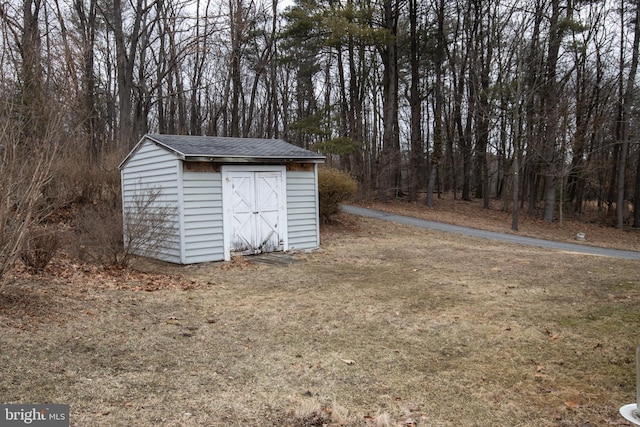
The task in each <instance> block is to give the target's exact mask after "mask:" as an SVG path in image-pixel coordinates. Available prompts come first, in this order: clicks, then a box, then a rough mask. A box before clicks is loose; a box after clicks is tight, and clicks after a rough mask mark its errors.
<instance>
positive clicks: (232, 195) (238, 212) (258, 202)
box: [222, 166, 286, 254]
mask: <svg viewBox="0 0 640 427" xmlns="http://www.w3.org/2000/svg"><path fill="white" fill-rule="evenodd" d="M284 177H285V168H284V167H281V166H263V167H261V168H259V169H258V170H254V169H252V168H248V167H239V166H238V167H227V168H223V170H222V182H223V198H224V200H223V203H224V204H225V209H224V211H225V229H226V230H225V237H226V238H227V239H226V240H227V242H228V246H227V247H228V248H229V251H230V252H236V253H241V254H257V253H261V252H273V251H281V250H283V249H284V246H285V238H286V236H285V235H284V234H285V230H286V226H285V222H286V210H285V203H286V201H285V192H284V188H285V186H284Z"/></svg>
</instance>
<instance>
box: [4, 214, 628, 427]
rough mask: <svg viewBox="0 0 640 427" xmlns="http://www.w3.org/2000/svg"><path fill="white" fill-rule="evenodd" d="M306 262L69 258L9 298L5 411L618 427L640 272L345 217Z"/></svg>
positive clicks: (120, 420)
mask: <svg viewBox="0 0 640 427" xmlns="http://www.w3.org/2000/svg"><path fill="white" fill-rule="evenodd" d="M322 238H323V245H322V250H320V251H316V252H313V253H303V254H295V255H293V256H292V260H293V261H295V262H294V263H292V264H282V265H277V264H276V265H267V264H260V263H255V262H252V260H250V259H236V260H234V261H233V262H231V263H213V264H207V265H198V266H188V267H180V266H172V265H167V264H162V263H155V262H150V261H145V260H139V261H137V264H136V266H135V267H136V270H134V271H99V270H96V269H91V268H89V267H86V266H82V265H78V264H74V263H73V260H69V259H65V258H59V259H57V260H56V261H55V262H54V264H53V265H51V266H50V267H49V268H48V270H47V271H46V273H45V275H43V276H30V275H29V274H27V273H26V272H17V273H16V275H17V281H15V282H14V283H13V284H10V285H8V286H7V287H5V289H4V290H3V291H2V293H0V322H1V323H0V338H1V342H2V350H1V351H0V402H3V403H12V402H25V403H27V402H29V403H68V404H70V405H71V420H72V425H74V426H322V425H328V426H341V425H344V426H380V427H383V426H536V427H538V426H542V427H544V426H608V425H628V424H627V423H626V422H624V420H623V419H622V418H621V417H620V416H619V415H618V414H617V411H618V408H619V407H620V406H621V405H623V404H626V403H630V402H632V401H633V400H634V396H635V373H634V372H635V371H634V370H635V363H634V354H635V346H636V345H637V344H638V330H639V328H640V310H639V307H640V293H639V292H638V291H639V288H640V264H639V263H638V262H636V261H628V260H616V259H610V258H604V257H594V256H587V255H577V254H570V253H561V252H554V251H549V250H544V249H538V248H532V247H523V246H514V245H508V244H503V243H497V242H492V241H486V240H480V239H473V238H464V237H461V236H454V235H448V234H443V233H439V232H435V231H429V230H421V229H415V228H411V227H406V226H396V225H393V224H390V223H386V222H381V221H376V220H371V219H364V218H356V217H350V216H343V217H342V219H341V222H340V223H339V224H335V225H332V226H330V227H325V229H324V231H323V236H322Z"/></svg>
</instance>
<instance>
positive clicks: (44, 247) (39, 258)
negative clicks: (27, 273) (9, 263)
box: [20, 227, 62, 273]
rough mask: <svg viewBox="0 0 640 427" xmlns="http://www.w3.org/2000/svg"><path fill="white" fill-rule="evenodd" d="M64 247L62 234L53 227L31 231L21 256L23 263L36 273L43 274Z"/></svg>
mask: <svg viewBox="0 0 640 427" xmlns="http://www.w3.org/2000/svg"><path fill="white" fill-rule="evenodd" d="M61 246H62V239H61V236H60V232H59V231H57V230H55V229H53V228H52V227H40V228H34V229H32V230H29V235H28V237H27V238H26V239H25V244H24V248H23V250H22V253H21V254H20V259H21V260H22V262H23V263H24V264H25V265H26V266H27V268H29V270H32V271H34V272H36V273H40V272H42V271H43V270H44V269H45V267H46V266H47V265H48V264H49V262H50V261H51V260H52V259H53V257H54V256H55V254H56V253H57V252H58V250H59V249H60V247H61Z"/></svg>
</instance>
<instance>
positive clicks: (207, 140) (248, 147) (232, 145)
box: [146, 135, 324, 160]
mask: <svg viewBox="0 0 640 427" xmlns="http://www.w3.org/2000/svg"><path fill="white" fill-rule="evenodd" d="M146 137H147V138H149V139H151V140H153V141H155V142H157V143H159V144H161V145H164V146H165V147H166V148H168V149H169V150H171V151H174V152H175V153H176V154H178V155H180V156H181V157H184V158H190V157H250V158H271V159H317V160H324V156H322V155H320V154H318V153H315V152H313V151H309V150H305V149H304V148H301V147H298V146H296V145H293V144H290V143H288V142H285V141H283V140H281V139H258V138H225V137H218V136H188V135H146Z"/></svg>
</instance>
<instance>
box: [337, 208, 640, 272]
mask: <svg viewBox="0 0 640 427" xmlns="http://www.w3.org/2000/svg"><path fill="white" fill-rule="evenodd" d="M342 210H343V211H344V212H346V213H348V214H352V215H360V216H365V217H369V218H376V219H382V220H385V221H392V222H395V223H398V224H404V225H411V226H414V227H421V228H429V229H433V230H438V231H445V232H448V233H456V234H461V235H464V236H470V237H480V238H484V239H492V240H498V241H502V242H507V243H516V244H520V245H528V246H537V247H542V248H549V249H553V250H559V251H564V252H574V253H582V254H587V255H598V256H607V257H614V258H621V259H634V260H640V252H635V251H625V250H619V249H608V248H599V247H595V246H588V245H581V244H578V243H564V242H554V241H550V240H543V239H536V238H533V237H525V236H519V235H516V234H507V233H498V232H495V231H486V230H479V229H476V228H470V227H461V226H458V225H451V224H444V223H440V222H435V221H428V220H424V219H419V218H413V217H409V216H403V215H397V214H392V213H388V212H383V211H378V210H373V209H367V208H362V207H359V206H352V205H343V206H342Z"/></svg>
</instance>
